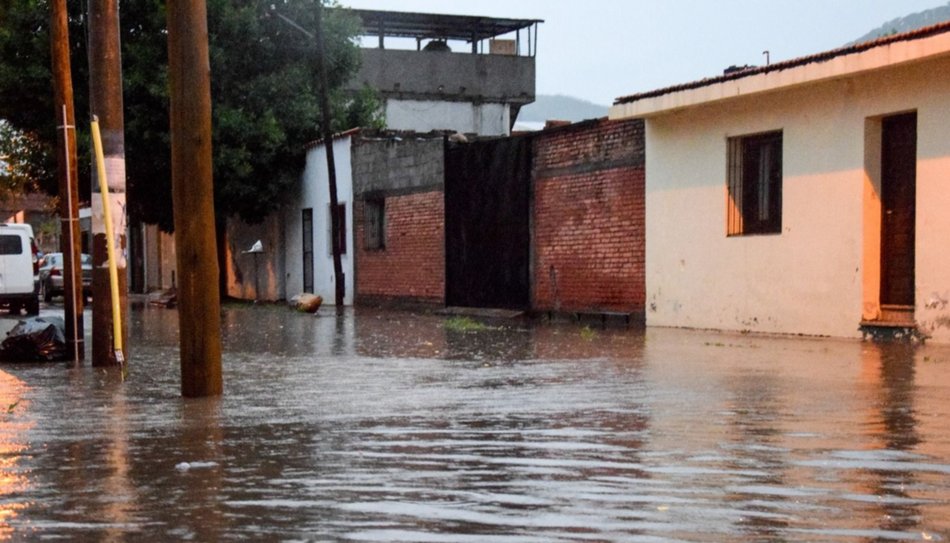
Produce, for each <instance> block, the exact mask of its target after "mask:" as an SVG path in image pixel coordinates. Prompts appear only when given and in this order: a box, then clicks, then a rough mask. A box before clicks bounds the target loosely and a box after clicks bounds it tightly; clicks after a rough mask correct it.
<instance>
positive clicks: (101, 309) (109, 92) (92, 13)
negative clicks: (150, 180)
mask: <svg viewBox="0 0 950 543" xmlns="http://www.w3.org/2000/svg"><path fill="white" fill-rule="evenodd" d="M89 106H90V109H91V110H92V111H91V112H92V114H93V115H96V116H98V117H99V125H100V127H101V131H102V140H103V141H102V147H103V154H104V155H105V166H106V177H107V179H108V181H109V200H110V206H109V207H110V208H111V213H112V220H113V221H114V223H115V224H114V225H113V232H114V233H115V234H114V236H113V237H114V239H111V240H107V239H106V228H105V223H104V220H103V213H104V211H103V203H102V196H101V194H100V193H99V182H98V174H97V173H96V170H95V168H93V182H92V192H93V195H92V233H93V239H92V262H93V271H92V288H93V292H94V296H93V301H92V364H93V365H94V366H113V365H123V364H124V363H125V361H127V360H128V359H129V357H128V341H126V338H127V337H128V318H127V314H128V307H127V306H128V293H129V287H128V281H127V278H126V267H127V266H126V239H125V233H126V226H127V223H126V215H125V209H126V207H125V135H124V132H123V130H124V119H123V115H122V58H121V50H120V47H119V0H90V2H89ZM106 243H112V244H114V245H113V246H114V247H115V254H116V255H117V259H116V267H117V268H118V272H119V300H118V304H117V305H118V307H119V314H118V315H113V312H112V306H113V304H112V301H111V300H110V296H108V295H106V293H107V292H110V290H111V288H110V279H109V267H108V262H107V259H108V255H107V248H106ZM114 319H120V322H121V323H122V326H121V330H122V331H121V334H122V338H121V341H120V343H121V344H122V345H123V349H124V350H123V351H122V352H121V355H120V356H121V357H122V359H119V356H118V355H117V351H116V350H115V348H114V345H115V344H116V342H115V338H114V333H113V326H114V323H115V320H114Z"/></svg>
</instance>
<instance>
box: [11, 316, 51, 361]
mask: <svg viewBox="0 0 950 543" xmlns="http://www.w3.org/2000/svg"><path fill="white" fill-rule="evenodd" d="M65 329H66V323H65V322H64V321H63V319H62V318H60V317H31V318H28V319H23V320H21V321H20V322H18V323H17V325H16V326H14V327H13V329H12V330H10V331H9V332H7V338H6V339H4V340H3V343H2V344H0V359H3V360H7V361H15V362H51V361H54V360H66V333H65Z"/></svg>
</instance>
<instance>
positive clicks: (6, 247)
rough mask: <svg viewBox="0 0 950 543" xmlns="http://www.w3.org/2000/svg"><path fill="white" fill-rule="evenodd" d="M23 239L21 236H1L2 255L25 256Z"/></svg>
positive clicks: (0, 249)
mask: <svg viewBox="0 0 950 543" xmlns="http://www.w3.org/2000/svg"><path fill="white" fill-rule="evenodd" d="M22 239H23V238H21V237H20V236H0V255H20V254H23V241H22Z"/></svg>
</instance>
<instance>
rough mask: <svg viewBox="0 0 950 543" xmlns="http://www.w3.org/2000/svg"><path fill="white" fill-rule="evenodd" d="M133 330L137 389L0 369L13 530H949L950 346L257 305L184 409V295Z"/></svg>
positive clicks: (698, 535) (413, 537)
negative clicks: (218, 374) (220, 366)
mask: <svg viewBox="0 0 950 543" xmlns="http://www.w3.org/2000/svg"><path fill="white" fill-rule="evenodd" d="M132 322H133V330H132V337H133V338H136V342H137V343H136V345H135V348H134V351H133V352H134V353H135V355H134V358H133V363H132V366H131V371H130V374H129V379H127V380H125V381H123V380H122V379H121V378H118V377H117V375H115V374H114V373H110V372H108V371H105V370H101V369H96V368H91V367H88V366H86V367H81V368H78V369H75V370H68V369H65V368H63V367H61V366H58V365H43V366H40V365H33V366H10V367H4V368H3V370H5V372H6V373H5V374H3V373H0V406H2V404H3V403H4V402H8V405H9V404H14V403H16V402H17V401H18V400H19V401H20V403H19V404H17V405H16V407H15V409H14V411H13V416H12V417H11V416H9V415H8V416H7V418H5V419H4V421H3V425H0V437H2V440H0V446H3V447H5V448H3V449H2V452H3V454H2V455H0V460H2V463H0V483H2V486H0V491H2V492H4V493H3V494H2V496H3V499H2V501H0V506H2V508H0V511H2V513H0V514H2V515H5V516H2V517H0V521H2V524H0V536H4V537H8V538H10V539H18V540H22V539H39V538H50V539H53V538H59V539H67V540H116V541H125V540H127V541H139V540H174V541H177V540H194V541H219V540H227V539H249V540H318V541H326V540H333V541H336V540H366V541H450V542H451V541H459V542H462V541H556V540H597V541H607V540H620V541H638V540H643V541H651V540H656V541H675V540H686V541H696V540H702V541H817V540H822V541H824V540H836V541H838V540H840V541H870V540H894V541H901V540H921V539H925V536H926V538H930V539H931V540H941V539H943V540H947V538H948V536H950V487H948V485H947V484H946V482H947V480H948V479H947V478H948V476H950V405H948V402H947V400H946V398H947V397H948V392H950V371H947V368H948V367H950V350H941V349H940V348H938V347H931V346H927V347H925V348H924V350H923V351H921V350H917V351H913V350H904V351H902V350H900V348H892V347H889V346H881V347H879V346H875V345H871V344H861V343H857V342H834V341H824V340H823V341H813V340H802V339H787V338H786V339H776V338H758V337H752V336H738V335H736V336H729V335H716V334H707V333H702V332H687V331H678V330H653V331H647V332H643V331H639V330H601V329H598V330H593V331H592V330H588V329H583V328H579V327H576V326H565V325H547V324H536V323H531V322H512V323H490V326H489V327H487V328H484V329H479V330H474V331H460V330H454V329H447V327H446V326H445V322H446V319H445V318H444V317H440V316H437V315H411V314H408V313H394V312H385V311H376V310H362V309H360V310H356V311H353V310H348V311H347V312H345V313H344V315H343V316H342V317H337V316H336V315H332V316H330V315H329V314H328V316H316V317H314V316H311V315H305V314H301V313H295V312H292V311H288V310H286V309H285V308H282V307H275V306H271V307H266V306H265V307H254V306H244V305H241V306H229V307H227V308H226V309H225V311H224V312H223V313H222V323H223V327H224V330H225V332H224V345H225V357H224V358H225V360H224V370H225V395H224V396H223V397H222V398H220V399H215V400H187V401H186V400H183V399H181V398H180V397H179V396H178V391H179V390H180V387H179V383H178V379H179V377H178V371H179V370H178V357H177V332H176V326H177V316H176V315H175V313H174V312H173V311H167V310H163V309H154V308H140V309H137V310H133V311H132ZM922 357H926V358H927V359H928V360H929V361H928V362H922V359H923V358H922ZM942 360H946V362H941V361H942ZM3 375H7V377H6V378H4V377H3Z"/></svg>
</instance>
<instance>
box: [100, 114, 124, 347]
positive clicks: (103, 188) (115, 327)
mask: <svg viewBox="0 0 950 543" xmlns="http://www.w3.org/2000/svg"><path fill="white" fill-rule="evenodd" d="M92 143H93V147H95V151H96V172H98V174H99V175H98V177H99V191H100V192H101V193H102V218H103V222H105V223H106V254H107V255H108V257H109V286H110V290H111V291H112V292H111V293H112V345H113V346H114V347H115V351H116V359H117V360H119V361H120V362H122V358H123V356H122V313H121V311H120V310H119V309H120V308H119V270H118V268H117V266H116V260H115V238H114V237H113V232H112V210H111V209H110V208H109V183H108V181H107V180H106V160H105V156H104V155H103V153H102V136H100V135H99V117H96V116H95V115H93V117H92Z"/></svg>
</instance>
